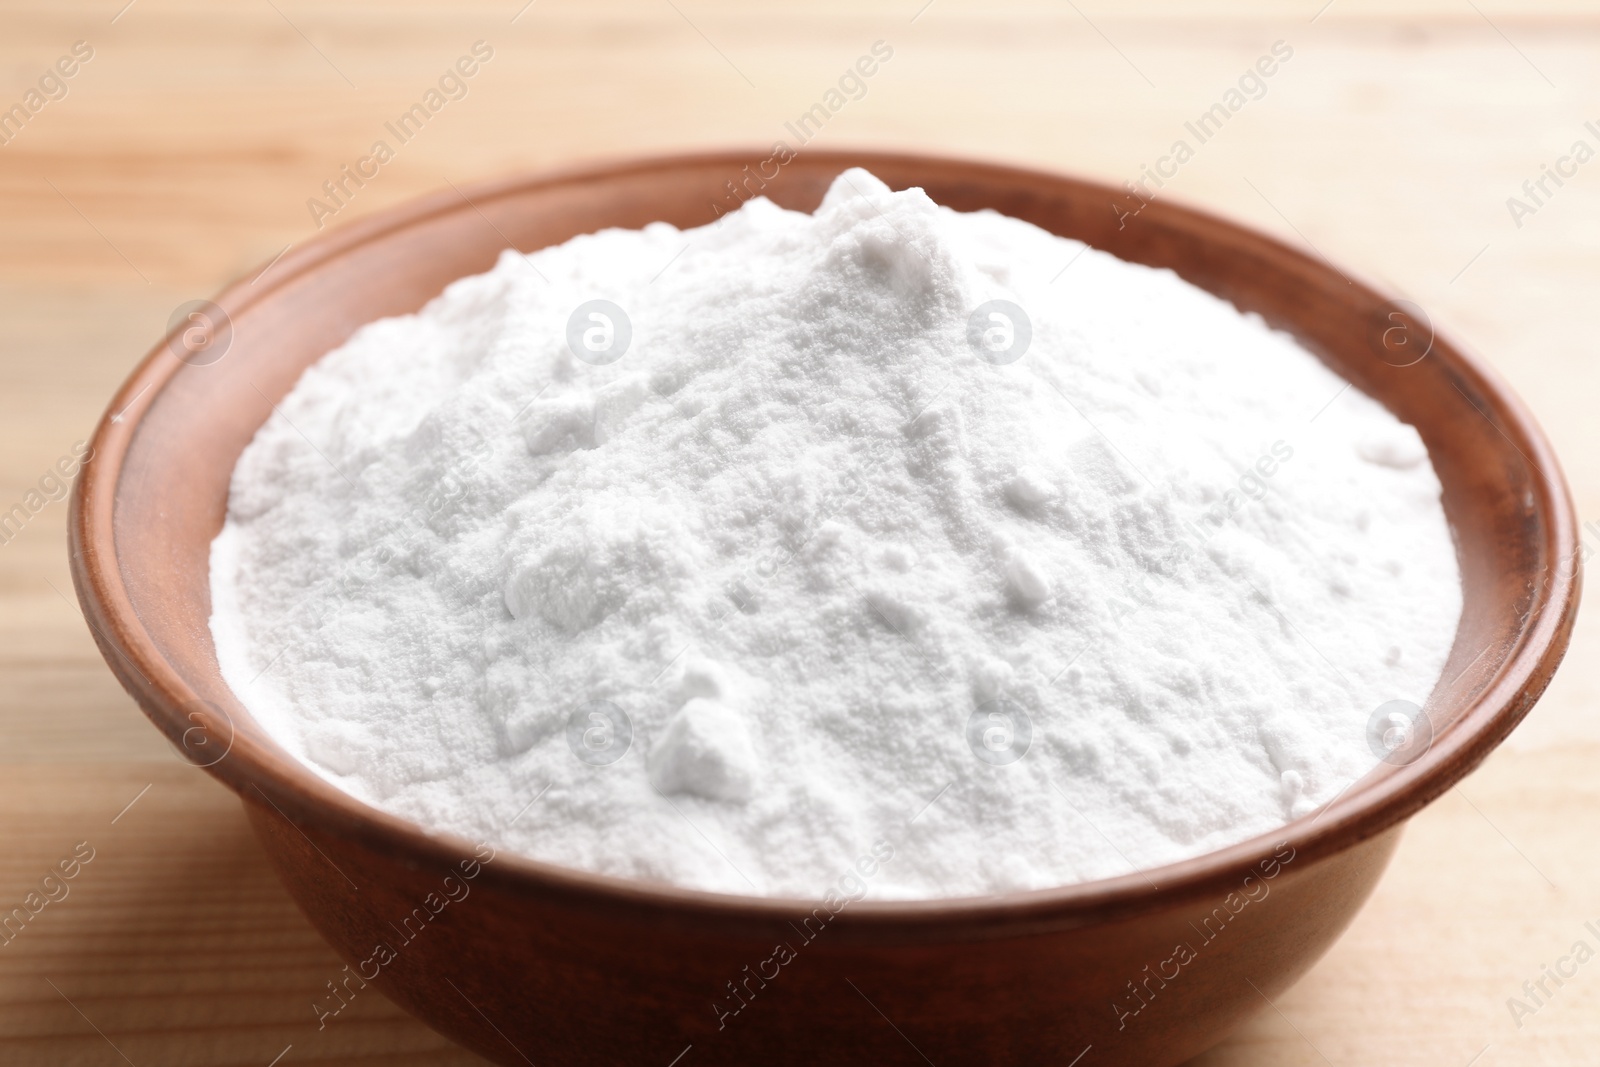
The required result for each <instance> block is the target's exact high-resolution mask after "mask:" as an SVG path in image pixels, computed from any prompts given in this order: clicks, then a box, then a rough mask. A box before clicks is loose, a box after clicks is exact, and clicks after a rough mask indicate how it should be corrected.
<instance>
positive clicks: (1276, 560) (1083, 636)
mask: <svg viewBox="0 0 1600 1067" xmlns="http://www.w3.org/2000/svg"><path fill="white" fill-rule="evenodd" d="M592 300H608V301H611V302H614V304H615V305H617V306H619V307H620V308H622V309H624V311H625V314H626V321H624V320H623V318H622V317H621V316H618V315H617V314H616V313H615V312H611V313H610V314H609V319H607V318H605V317H601V318H590V317H589V313H588V309H585V310H584V311H583V313H581V314H579V315H578V316H577V317H576V320H575V321H576V327H575V329H574V331H573V339H572V341H570V342H569V339H568V332H569V318H572V317H573V314H574V309H575V308H579V307H580V305H584V304H586V302H589V301H592ZM990 301H1008V302H1010V304H1011V305H1013V306H1014V307H1018V308H1021V309H1025V315H1026V321H1024V319H1023V318H1022V317H1021V316H1019V315H1017V314H1016V312H1015V311H1013V312H1012V313H1011V315H1010V318H1009V319H1007V318H1006V317H1005V315H1004V312H1005V306H1004V305H1001V306H1000V310H999V311H998V312H996V313H997V314H1000V315H1001V317H1000V318H994V317H991V311H992V310H993V306H991V307H988V308H984V307H980V305H985V304H986V302H990ZM974 309H978V314H977V315H976V316H974ZM599 313H600V314H602V316H604V314H605V310H604V307H603V306H602V309H601V311H600V312H599ZM969 320H971V325H970V327H969ZM630 327H631V333H630ZM585 333H587V337H585ZM969 333H970V339H969ZM573 346H575V347H573ZM1024 347H1025V351H1024ZM595 350H603V351H601V352H598V353H597V352H596V351H595ZM574 351H577V352H579V353H581V354H582V355H583V356H584V357H585V358H583V359H581V360H580V359H577V358H574V354H573V353H574ZM618 353H620V356H618ZM1019 353H1020V358H1013V357H1016V356H1018V354H1019ZM613 356H617V358H614V359H612V358H611V357H613ZM607 360H610V361H609V362H607ZM279 407H280V411H279V413H277V414H274V415H273V416H272V418H271V419H269V420H268V422H267V423H266V425H265V426H263V427H262V429H261V431H260V433H259V434H258V435H257V437H256V439H255V440H254V442H253V443H252V444H251V445H250V446H249V448H247V449H246V451H245V453H244V455H243V456H242V457H241V459H240V461H239V466H238V469H237V471H236V472H235V475H234V480H233V488H232V497H231V501H230V508H229V519H228V523H227V526H226V528H225V529H224V530H223V532H222V534H221V536H220V537H218V539H217V541H216V544H215V548H214V552H213V557H212V589H213V597H214V604H215V614H214V616H213V619H212V629H213V632H214V634H215V637H216V641H217V647H218V652H219V655H220V657H221V662H222V666H223V671H224V675H225V676H226V678H227V679H228V680H229V682H230V683H231V684H232V685H233V687H234V689H235V691H236V692H238V693H239V694H240V696H241V698H242V699H243V700H244V701H245V703H246V704H247V705H248V706H249V707H250V708H251V709H252V711H253V712H254V713H255V714H256V715H258V716H259V718H260V719H261V721H262V722H263V723H264V724H265V726H266V727H267V728H268V729H269V730H270V731H271V732H272V734H273V736H275V737H276V738H277V739H278V740H279V741H280V742H281V743H282V744H283V745H285V746H286V747H287V748H288V749H289V750H290V751H292V752H294V753H296V754H297V755H299V756H300V757H301V758H303V759H304V760H305V761H306V762H307V763H308V764H309V765H310V766H311V767H313V768H315V769H316V770H317V771H318V772H319V773H321V774H323V775H325V776H326V777H327V778H328V779H329V780H331V781H333V782H335V783H337V784H338V785H339V786H341V787H343V788H344V789H346V790H348V791H350V792H351V793H353V794H355V795H356V796H358V797H361V798H364V799H366V800H368V801H370V802H371V803H373V804H375V805H377V806H378V807H381V808H383V809H385V810H387V811H390V812H393V813H395V814H397V815H401V816H405V817H408V818H411V819H413V820H415V821H416V822H418V823H421V824H422V825H424V826H426V827H430V828H437V829H440V830H448V831H454V832H456V833H459V834H463V835H466V836H469V837H474V838H487V839H489V840H492V841H494V842H497V843H499V844H501V845H503V846H506V847H509V848H512V849H515V850H519V851H522V852H524V853H526V854H528V855H531V856H535V857H538V858H541V859H545V860H549V861H553V862H556V863H561V864H567V865H570V866H574V867H581V868H586V869H589V870H594V871H601V872H606V873H610V874H616V875H624V876H635V877H639V878H652V879H664V880H667V881H671V882H676V883H680V884H683V885H689V886H698V887H703V888H708V889H716V890H724V891H730V892H739V893H751V892H754V893H762V894H786V895H797V896H803V897H810V896H815V895H817V894H818V893H819V892H820V891H821V890H822V888H823V887H824V886H825V885H827V884H828V883H829V882H830V881H832V880H833V878H834V877H835V876H836V875H837V873H838V872H839V871H841V870H844V869H845V868H847V867H848V866H849V865H850V864H851V862H852V861H854V860H855V859H856V858H857V857H859V856H862V855H863V854H866V853H868V852H869V851H870V849H871V847H872V843H873V842H874V841H877V840H879V839H883V840H886V841H888V842H891V843H893V846H894V848H895V854H894V858H893V860H892V861H891V862H889V863H886V864H885V865H884V866H883V868H882V870H881V871H880V872H878V874H877V875H876V876H875V878H874V879H873V887H874V890H875V892H876V893H877V894H878V895H881V896H890V897H930V896H955V895H965V894H978V893H988V892H995V891H1001V890H1010V889H1022V888H1033V887H1044V886H1052V885H1060V884H1063V883H1069V882H1074V881H1078V880H1082V879H1089V878H1096V877H1102V876H1108V875H1114V874H1122V873H1125V872H1127V871H1128V870H1129V869H1130V867H1134V866H1137V867H1147V866H1152V865H1156V864H1159V863H1163V862H1167V861H1171V860H1176V859H1179V858H1182V857H1186V856H1192V855H1196V854H1198V853H1201V852H1205V851H1208V850H1211V849H1214V848H1217V847H1219V846H1222V845H1226V844H1228V843H1230V842H1234V841H1237V840H1240V839H1243V838H1245V837H1247V836H1250V835H1253V834H1256V833H1261V832H1265V831H1267V830H1270V829H1272V828H1273V827H1275V826H1278V825H1281V824H1282V823H1284V822H1285V821H1286V820H1288V819H1290V818H1292V817H1294V816H1297V815H1300V814H1303V813H1305V812H1306V811H1308V810H1310V809H1311V808H1313V807H1314V806H1316V805H1318V804H1320V803H1324V802H1326V801H1328V800H1330V799H1331V798H1332V797H1333V796H1334V795H1335V794H1337V793H1338V792H1339V791H1340V790H1341V789H1342V788H1343V787H1344V786H1345V785H1346V784H1347V783H1349V782H1350V781H1351V780H1352V779H1354V778H1356V777H1359V776H1360V775H1362V774H1364V773H1366V772H1367V771H1369V770H1371V769H1372V767H1373V766H1374V764H1375V762H1376V757H1375V756H1374V751H1373V749H1372V748H1371V747H1370V746H1369V743H1368V721H1369V716H1370V715H1371V714H1372V713H1373V711H1374V709H1375V708H1378V707H1379V706H1380V705H1382V704H1384V703H1385V702H1387V701H1390V700H1395V699H1401V700H1410V701H1413V702H1415V703H1418V704H1420V703H1422V702H1423V701H1424V700H1425V698H1426V697H1427V695H1428V693H1429V691H1430V690H1431V688H1432V687H1433V684H1434V682H1435V680H1436V679H1437V677H1438V675H1439V673H1440V671H1441V669H1442V665H1443V663H1444V659H1445V656H1446V653H1447V652H1448V650H1449V647H1450V644H1451V641H1452V638H1453V635H1454V630H1455V626H1456V622H1457V619H1458V616H1459V614H1460V610H1461V596H1460V588H1459V582H1460V579H1459V574H1458V571H1457V566H1456V560H1455V554H1454V550H1453V547H1452V542H1451V536H1450V532H1449V529H1448V527H1447V524H1446V521H1445V518H1444V514H1443V512H1442V509H1441V507H1440V503H1439V484H1438V482H1437V480H1436V478H1435V475H1434V473H1433V470H1432V468H1431V466H1430V465H1429V463H1428V461H1427V454H1426V451H1425V449H1424V448H1423V446H1422V444H1421V441H1420V439H1419V438H1418V436H1417V434H1416V432H1415V431H1414V430H1413V429H1412V428H1410V427H1409V426H1406V425H1403V424H1401V423H1399V422H1398V421H1396V420H1395V419H1394V418H1393V417H1392V416H1391V415H1389V414H1388V413H1387V412H1386V411H1385V410H1383V409H1382V408H1381V407H1380V406H1379V405H1377V404H1376V403H1374V402H1373V401H1372V400H1370V399H1369V398H1367V397H1366V396H1363V395H1361V394H1360V393H1359V392H1358V391H1357V390H1355V389H1353V388H1347V387H1345V385H1344V383H1343V382H1342V381H1341V380H1340V379H1339V378H1337V377H1336V376H1335V375H1333V374H1332V373H1331V372H1329V371H1328V370H1327V369H1325V368H1324V367H1323V366H1322V365H1321V364H1320V363H1319V362H1318V361H1317V360H1316V359H1315V358H1313V357H1312V356H1311V355H1309V354H1308V353H1306V352H1305V351H1304V350H1303V349H1301V348H1299V347H1298V346H1297V345H1296V344H1295V343H1294V342H1293V341H1292V340H1291V339H1290V338H1289V337H1288V336H1286V335H1284V334H1281V333H1276V332H1273V331H1271V330H1269V329H1268V328H1266V327H1265V326H1264V325H1263V324H1262V323H1261V322H1260V320H1259V319H1257V318H1255V317H1253V316H1247V315H1241V314H1240V313H1239V312H1238V311H1236V310H1235V309H1234V308H1233V307H1231V306H1230V305H1228V304H1226V303H1225V302H1223V301H1221V300H1218V299H1216V298H1214V297H1212V296H1210V295H1208V294H1207V293H1205V292H1203V291H1201V290H1199V289H1197V288H1195V287H1193V286H1191V285H1189V284H1187V283H1185V282H1183V281H1181V280H1180V279H1178V278H1177V277H1176V276H1175V275H1173V274H1171V273H1170V272H1166V271H1156V270H1150V269H1147V268H1143V267H1138V266H1133V265H1130V264H1127V263H1124V262H1121V261H1119V260H1117V259H1115V258H1113V257H1111V256H1109V255H1106V254H1104V253H1101V252H1097V251H1094V250H1091V249H1086V248H1085V247H1084V246H1083V245H1081V244H1080V243H1078V242H1075V241H1070V240H1064V239H1061V238H1057V237H1054V236H1051V235H1050V234H1047V233H1045V232H1044V231H1042V230H1039V229H1037V228H1035V227H1033V226H1031V225H1028V224H1026V223H1023V222H1020V221H1017V220H1014V219H1010V218H1005V217H1003V216H1000V215H997V214H994V213H991V212H981V213H977V214H959V213H955V212H952V211H950V210H948V209H944V208H940V207H937V206H935V205H934V204H933V203H932V202H931V201H929V200H928V198H927V197H926V196H925V195H924V194H923V193H922V192H921V191H919V190H911V191H908V192H902V193H891V192H889V191H888V189H887V188H886V187H885V186H883V185H882V184H881V183H880V182H878V181H877V180H876V179H875V178H873V177H872V176H871V175H869V174H867V173H865V172H863V171H859V170H857V171H850V172H848V173H846V174H844V175H842V176H841V177H840V178H839V179H838V181H837V182H836V183H835V184H834V186H833V189H832V190H831V191H830V192H829V194H828V197H827V199H826V200H825V201H824V203H823V205H822V207H821V208H820V209H819V210H818V212H817V213H816V214H815V215H814V216H813V215H805V214H800V213H796V212H788V211H784V210H781V209H779V208H777V207H776V206H774V205H773V204H771V203H769V202H767V201H765V200H756V201H753V202H751V203H749V204H747V205H746V206H745V207H744V208H742V209H741V210H739V211H738V212H735V213H733V214H731V215H728V216H726V217H724V218H723V219H722V220H720V221H719V222H718V223H717V224H716V225H713V226H710V227H706V228H704V229H699V230H691V231H679V230H677V229H674V228H673V227H671V226H668V225H665V224H656V225H652V226H649V227H646V228H645V229H644V230H642V231H618V230H610V231H606V232H603V233H599V234H595V235H592V236H585V237H579V238H576V239H574V240H572V241H570V242H568V243H567V244H565V245H562V246H560V247H558V248H550V249H546V250H544V251H542V252H538V253H536V254H534V255H531V256H528V257H523V256H521V255H518V254H516V253H513V252H507V253H505V254H504V255H503V256H502V258H501V260H500V263H499V265H498V266H496V267H495V269H494V270H492V271H490V272H489V273H487V274H484V275H481V276H478V277H472V278H465V279H462V280H461V281H458V282H456V283H455V284H453V285H451V286H450V287H449V288H448V289H447V290H446V291H445V293H444V294H443V295H442V296H440V297H439V298H438V299H436V300H435V301H433V302H432V303H431V304H429V305H428V306H427V307H426V308H424V309H423V310H422V311H421V312H420V313H418V314H416V315H412V316H405V317H401V318H396V319H387V320H384V321H381V322H376V323H373V324H371V325H369V326H367V327H365V328H363V329H362V330H360V331H359V332H357V334H356V335H355V336H354V337H352V338H351V340H350V341H349V342H348V343H347V344H345V345H344V346H343V347H341V348H339V349H338V350H336V351H334V352H332V353H330V354H329V355H328V356H327V357H326V358H325V359H323V360H322V361H321V362H319V363H318V364H316V365H315V366H313V367H312V368H311V369H310V370H308V371H307V372H306V374H305V375H304V377H303V378H302V380H301V381H300V382H299V384H298V385H297V387H296V388H295V389H294V391H293V392H292V393H291V394H290V395H289V396H288V397H287V398H286V399H285V400H284V401H283V402H282V403H281V404H280V405H279ZM1319 412H1320V414H1319ZM263 671H264V672H265V673H262V672H263ZM258 675H259V677H258ZM580 756H581V757H582V758H580ZM930 802H932V803H931V804H930Z"/></svg>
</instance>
